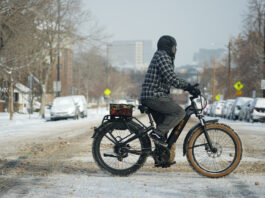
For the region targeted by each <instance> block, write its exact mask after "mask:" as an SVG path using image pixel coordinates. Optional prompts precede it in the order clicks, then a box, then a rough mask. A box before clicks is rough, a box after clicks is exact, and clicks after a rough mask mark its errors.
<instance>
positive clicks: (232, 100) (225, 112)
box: [222, 99, 235, 118]
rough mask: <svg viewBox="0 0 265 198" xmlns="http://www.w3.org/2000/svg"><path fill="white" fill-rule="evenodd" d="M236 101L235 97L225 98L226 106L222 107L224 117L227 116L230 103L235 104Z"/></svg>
mask: <svg viewBox="0 0 265 198" xmlns="http://www.w3.org/2000/svg"><path fill="white" fill-rule="evenodd" d="M234 101H235V100H234V99H228V100H225V103H224V106H223V108H222V117H223V118H226V115H227V111H228V107H229V105H231V104H233V102H234Z"/></svg>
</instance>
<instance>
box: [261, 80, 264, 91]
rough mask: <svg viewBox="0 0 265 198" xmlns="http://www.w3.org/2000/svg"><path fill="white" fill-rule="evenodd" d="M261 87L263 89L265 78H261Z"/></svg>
mask: <svg viewBox="0 0 265 198" xmlns="http://www.w3.org/2000/svg"><path fill="white" fill-rule="evenodd" d="M261 89H263V90H264V89H265V80H261Z"/></svg>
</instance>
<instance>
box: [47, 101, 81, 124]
mask: <svg viewBox="0 0 265 198" xmlns="http://www.w3.org/2000/svg"><path fill="white" fill-rule="evenodd" d="M50 112H51V120H58V119H66V118H74V119H78V118H79V109H78V105H77V104H76V103H75V102H74V100H73V98H71V97H57V98H55V99H54V100H53V103H52V106H51V111H50Z"/></svg>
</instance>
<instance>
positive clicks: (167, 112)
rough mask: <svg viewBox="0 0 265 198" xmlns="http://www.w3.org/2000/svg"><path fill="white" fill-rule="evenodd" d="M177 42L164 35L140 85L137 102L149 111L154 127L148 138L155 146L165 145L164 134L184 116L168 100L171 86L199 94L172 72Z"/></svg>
mask: <svg viewBox="0 0 265 198" xmlns="http://www.w3.org/2000/svg"><path fill="white" fill-rule="evenodd" d="M176 47H177V42H176V40H175V38H173V37H172V36H168V35H164V36H162V37H161V38H160V39H159V40H158V43H157V51H156V52H155V54H154V56H153V58H152V60H151V63H150V65H149V67H148V70H147V73H146V75H145V80H144V83H143V85H142V93H141V103H142V104H143V105H145V106H147V107H149V108H150V109H151V110H152V116H153V117H154V120H155V122H156V124H157V127H156V129H154V131H153V132H152V133H151V134H150V137H151V138H152V139H153V140H154V142H156V143H157V144H159V145H162V146H165V147H166V146H167V143H166V135H167V133H168V131H169V129H171V128H173V127H174V126H176V125H177V124H178V123H179V122H180V121H181V120H182V119H183V118H184V116H185V111H184V110H183V109H182V108H181V107H180V106H179V105H178V104H177V102H176V101H175V100H173V99H172V97H171V95H170V88H171V86H173V87H175V88H179V89H183V90H185V91H188V92H190V93H191V94H192V95H199V94H200V90H199V89H197V88H196V87H193V86H192V85H190V84H189V83H188V82H186V81H185V80H183V79H180V78H179V77H178V76H177V74H176V73H175V72H174V59H175V55H176V52H177V48H176Z"/></svg>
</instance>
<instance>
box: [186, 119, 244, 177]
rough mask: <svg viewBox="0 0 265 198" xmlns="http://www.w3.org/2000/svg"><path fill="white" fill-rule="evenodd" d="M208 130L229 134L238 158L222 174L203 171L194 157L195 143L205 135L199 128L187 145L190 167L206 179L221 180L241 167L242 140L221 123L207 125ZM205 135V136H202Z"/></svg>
mask: <svg viewBox="0 0 265 198" xmlns="http://www.w3.org/2000/svg"><path fill="white" fill-rule="evenodd" d="M206 129H207V130H208V129H220V130H222V131H226V133H228V134H229V135H230V137H231V138H232V139H233V141H234V143H235V145H236V147H235V149H236V154H237V156H236V158H235V160H234V162H233V163H232V164H231V165H230V167H229V168H227V169H225V170H224V171H222V172H219V173H211V172H207V171H205V170H203V169H202V168H201V167H200V166H198V164H197V163H196V160H195V159H194V156H193V148H192V146H193V144H194V141H195V140H196V139H197V137H198V136H199V135H201V133H203V131H202V128H199V129H197V130H195V131H194V132H193V133H192V135H191V136H190V138H189V140H188V143H187V160H188V162H189V164H190V166H191V167H192V168H193V169H194V170H195V171H196V172H197V173H199V174H200V175H203V176H206V177H211V178H219V177H224V176H226V175H228V174H230V173H231V172H233V171H234V170H235V169H236V168H237V166H238V165H239V163H240V161H241V158H242V152H243V149H242V143H241V140H240V138H239V136H238V135H237V133H236V132H235V131H234V130H233V129H231V128H230V127H229V126H227V125H224V124H220V123H215V124H208V125H206ZM202 135H204V134H202ZM189 148H192V149H189Z"/></svg>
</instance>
